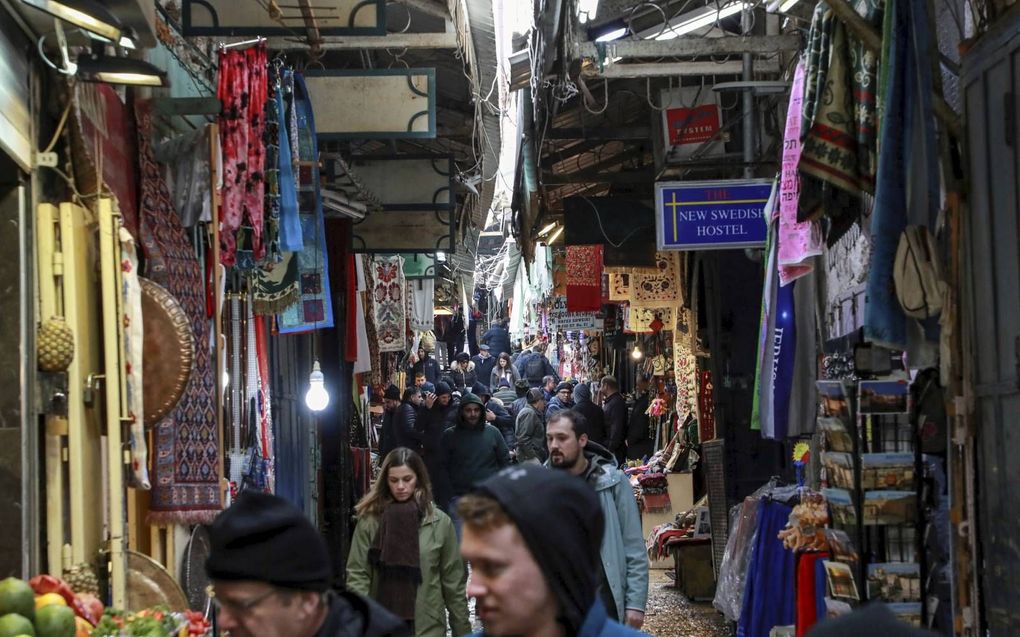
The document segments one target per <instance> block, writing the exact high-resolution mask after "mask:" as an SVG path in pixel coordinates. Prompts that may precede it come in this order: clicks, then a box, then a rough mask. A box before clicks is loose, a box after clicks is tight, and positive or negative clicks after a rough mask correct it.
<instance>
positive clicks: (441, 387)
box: [436, 380, 452, 396]
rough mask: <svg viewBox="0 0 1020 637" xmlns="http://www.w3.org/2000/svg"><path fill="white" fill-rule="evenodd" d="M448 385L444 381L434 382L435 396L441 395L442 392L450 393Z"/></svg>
mask: <svg viewBox="0 0 1020 637" xmlns="http://www.w3.org/2000/svg"><path fill="white" fill-rule="evenodd" d="M450 393H452V391H451V390H450V385H449V384H448V383H447V382H446V381H442V380H441V381H439V382H438V383H436V396H442V395H443V394H450Z"/></svg>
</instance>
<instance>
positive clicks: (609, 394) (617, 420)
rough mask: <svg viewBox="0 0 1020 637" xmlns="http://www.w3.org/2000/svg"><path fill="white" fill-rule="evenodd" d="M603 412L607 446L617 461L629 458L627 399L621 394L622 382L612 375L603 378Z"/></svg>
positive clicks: (621, 461)
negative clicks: (627, 445) (627, 446)
mask: <svg viewBox="0 0 1020 637" xmlns="http://www.w3.org/2000/svg"><path fill="white" fill-rule="evenodd" d="M601 385H602V397H603V402H602V414H603V421H604V423H605V428H606V436H607V438H608V440H607V441H606V448H607V449H609V452H610V453H612V454H613V456H614V457H615V458H616V461H617V462H619V463H621V464H622V463H623V461H624V460H625V459H626V458H627V448H626V436H627V401H625V400H624V399H623V396H622V395H621V394H620V383H618V382H617V380H616V379H615V378H613V377H612V376H605V377H603V378H602V383H601Z"/></svg>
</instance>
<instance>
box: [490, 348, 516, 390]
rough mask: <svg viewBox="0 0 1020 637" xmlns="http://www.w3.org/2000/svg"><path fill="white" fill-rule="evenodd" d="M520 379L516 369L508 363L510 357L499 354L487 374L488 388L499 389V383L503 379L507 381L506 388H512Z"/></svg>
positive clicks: (502, 353)
mask: <svg viewBox="0 0 1020 637" xmlns="http://www.w3.org/2000/svg"><path fill="white" fill-rule="evenodd" d="M520 377H521V375H520V374H519V373H518V372H517V368H516V367H514V366H513V364H512V363H511V362H510V355H509V354H507V353H506V352H500V353H499V356H497V357H496V365H495V366H494V367H493V368H492V372H490V373H489V387H499V381H500V380H504V379H505V380H506V381H507V386H508V387H512V386H513V384H514V383H516V382H517V380H518V379H519V378H520Z"/></svg>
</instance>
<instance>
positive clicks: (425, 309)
mask: <svg viewBox="0 0 1020 637" xmlns="http://www.w3.org/2000/svg"><path fill="white" fill-rule="evenodd" d="M435 296H436V282H435V281H434V280H433V279H416V280H413V281H411V280H409V281H408V282H407V298H408V302H409V304H410V305H413V308H414V309H413V310H412V311H411V313H410V314H409V316H410V318H411V329H412V330H414V331H416V332H428V331H430V330H432V329H434V328H435V327H436V315H435V309H436V308H435Z"/></svg>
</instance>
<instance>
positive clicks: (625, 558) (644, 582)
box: [545, 409, 648, 628]
mask: <svg viewBox="0 0 1020 637" xmlns="http://www.w3.org/2000/svg"><path fill="white" fill-rule="evenodd" d="M545 438H546V443H547V444H548V446H549V461H548V462H547V465H548V466H550V467H553V468H555V469H561V470H564V471H566V472H567V473H570V474H572V475H575V476H578V477H581V478H583V479H584V480H585V482H587V483H588V484H590V485H591V486H592V487H594V489H595V492H596V493H597V494H598V499H599V503H600V504H601V506H602V512H603V515H604V518H605V521H604V524H605V535H604V536H603V538H602V544H601V547H600V549H599V555H600V556H601V558H602V577H603V581H602V587H601V589H600V591H601V595H602V600H603V602H604V603H605V605H606V608H607V609H608V611H609V616H610V617H614V618H616V619H620V620H623V622H624V623H626V624H627V625H628V626H631V627H633V628H641V625H642V624H643V623H644V618H645V604H646V603H647V601H648V555H647V553H646V552H645V540H644V537H643V536H642V533H641V514H640V513H639V512H638V506H637V501H636V500H635V498H634V491H633V490H632V489H631V486H630V481H629V480H628V479H627V476H626V475H625V474H624V473H623V472H622V471H620V470H619V469H618V468H617V465H616V460H615V458H613V456H612V454H610V453H609V451H608V450H606V449H605V448H603V447H601V446H599V445H598V444H596V443H594V442H591V441H590V440H589V439H588V424H587V423H586V422H585V421H584V416H581V415H580V414H578V413H577V412H576V411H571V410H569V409H566V410H563V411H559V412H557V413H556V414H555V415H554V416H553V417H552V419H551V420H549V421H548V422H547V423H546V431H545Z"/></svg>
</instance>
